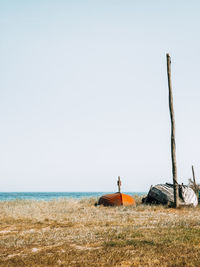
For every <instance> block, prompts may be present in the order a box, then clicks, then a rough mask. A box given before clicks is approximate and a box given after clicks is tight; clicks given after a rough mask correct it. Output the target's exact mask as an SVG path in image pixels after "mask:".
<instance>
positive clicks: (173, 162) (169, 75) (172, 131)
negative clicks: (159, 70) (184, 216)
mask: <svg viewBox="0 0 200 267" xmlns="http://www.w3.org/2000/svg"><path fill="white" fill-rule="evenodd" d="M166 56H167V77H168V87H169V111H170V118H171V157H172V174H173V185H174V206H175V208H178V206H179V201H178V182H177V167H176V142H175V118H174V107H173V95H172V83H171V58H170V55H169V54H167V55H166Z"/></svg>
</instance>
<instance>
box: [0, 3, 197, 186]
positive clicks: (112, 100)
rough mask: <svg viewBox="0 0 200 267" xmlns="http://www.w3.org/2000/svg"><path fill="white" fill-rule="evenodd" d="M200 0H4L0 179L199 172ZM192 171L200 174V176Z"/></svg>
mask: <svg viewBox="0 0 200 267" xmlns="http://www.w3.org/2000/svg"><path fill="white" fill-rule="evenodd" d="M199 13H200V2H199V1H183V0H182V1H176V0H174V1H172V0H171V1H169V0H168V1H164V0H163V1H153V0H151V1H148V0H146V1H144V0H138V1H134V0H132V1H122V0H121V1H118V0H113V1H109V0H107V1H84V0H83V1H76V0H74V1H59V0H58V1H39V0H38V1H36V0H35V1H31V0H29V1H20V0H18V1H3V0H0V36H1V37H0V38H1V42H0V59H1V64H0V125H1V130H0V162H1V164H0V166H1V167H0V179H1V183H0V191H116V189H117V187H116V179H117V176H118V175H120V176H121V179H122V190H123V191H147V190H148V189H149V187H150V185H151V184H157V183H161V182H166V181H168V182H171V181H172V174H171V157H170V117H169V108H168V87H167V75H166V53H167V52H169V53H170V55H171V58H172V76H173V77H172V78H173V81H172V83H173V90H174V106H175V116H176V125H177V127H176V138H177V141H176V142H177V163H178V179H179V182H184V183H187V181H188V178H189V177H191V165H192V164H194V166H195V170H196V176H197V181H198V182H200V177H199V176H200V142H199V138H200V126H199V114H200V105H199V99H200V75H199V70H200V53H199V47H200V29H199V28H200V16H199ZM198 177H199V178H198Z"/></svg>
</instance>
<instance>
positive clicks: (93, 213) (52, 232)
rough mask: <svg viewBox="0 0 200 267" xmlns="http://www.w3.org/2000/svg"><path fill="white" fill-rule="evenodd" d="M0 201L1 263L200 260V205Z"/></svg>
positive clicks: (161, 263)
mask: <svg viewBox="0 0 200 267" xmlns="http://www.w3.org/2000/svg"><path fill="white" fill-rule="evenodd" d="M136 200H137V206H136V207H123V206H121V207H102V206H98V207H95V206H94V203H95V202H96V199H82V200H73V199H70V200H67V199H62V200H53V201H21V200H16V201H8V202H0V255H1V257H0V266H81V267H82V266H199V258H200V208H199V207H197V208H195V209H194V208H181V209H177V210H175V209H172V208H167V207H163V206H145V205H142V204H141V198H140V197H137V198H136Z"/></svg>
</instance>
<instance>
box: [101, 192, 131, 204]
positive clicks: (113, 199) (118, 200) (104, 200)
mask: <svg viewBox="0 0 200 267" xmlns="http://www.w3.org/2000/svg"><path fill="white" fill-rule="evenodd" d="M98 205H104V206H121V205H123V206H131V205H135V200H134V198H132V197H131V196H129V195H126V194H123V193H119V192H118V193H114V194H107V195H104V196H102V197H100V199H99V201H98Z"/></svg>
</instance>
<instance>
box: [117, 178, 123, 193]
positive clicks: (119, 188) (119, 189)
mask: <svg viewBox="0 0 200 267" xmlns="http://www.w3.org/2000/svg"><path fill="white" fill-rule="evenodd" d="M121 184H122V183H121V180H120V176H118V181H117V185H118V192H119V193H121Z"/></svg>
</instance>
